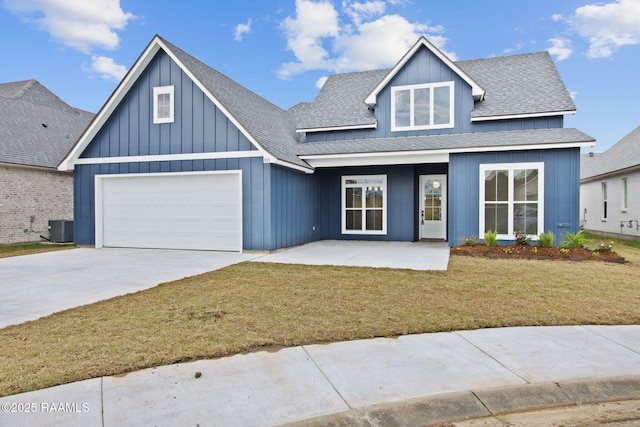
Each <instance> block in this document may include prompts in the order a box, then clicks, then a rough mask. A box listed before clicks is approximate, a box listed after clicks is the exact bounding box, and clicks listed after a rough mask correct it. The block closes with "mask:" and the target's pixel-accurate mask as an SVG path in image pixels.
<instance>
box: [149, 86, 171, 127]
mask: <svg viewBox="0 0 640 427" xmlns="http://www.w3.org/2000/svg"><path fill="white" fill-rule="evenodd" d="M173 88H174V87H173V86H159V87H154V88H153V123H155V124H158V123H173V120H174V119H173V109H174V108H173V105H174V99H173V92H174V89H173Z"/></svg>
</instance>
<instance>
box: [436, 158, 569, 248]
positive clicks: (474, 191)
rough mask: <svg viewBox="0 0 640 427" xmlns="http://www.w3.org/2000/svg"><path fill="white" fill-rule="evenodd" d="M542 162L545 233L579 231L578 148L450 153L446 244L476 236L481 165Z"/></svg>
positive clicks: (478, 216)
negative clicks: (447, 237) (447, 240)
mask: <svg viewBox="0 0 640 427" xmlns="http://www.w3.org/2000/svg"><path fill="white" fill-rule="evenodd" d="M523 162H543V163H544V230H543V231H552V232H553V233H554V234H555V235H556V236H558V238H559V236H561V235H562V234H564V233H566V232H572V233H575V232H577V231H578V229H579V228H580V218H579V214H580V213H579V212H578V210H579V198H580V184H579V183H580V149H579V148H567V149H555V150H536V151H511V152H502V153H477V154H476V153H473V154H452V155H451V157H450V158H449V245H450V246H454V245H457V244H459V243H460V241H461V239H462V238H464V237H467V236H474V237H476V238H477V237H478V234H479V230H480V224H479V218H480V199H479V194H480V165H481V164H487V163H523ZM557 243H558V242H556V244H557Z"/></svg>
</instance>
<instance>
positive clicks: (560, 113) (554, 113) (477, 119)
mask: <svg viewBox="0 0 640 427" xmlns="http://www.w3.org/2000/svg"><path fill="white" fill-rule="evenodd" d="M571 114H576V110H562V111H546V112H542V113H524V114H505V115H501V116H479V117H473V116H471V121H472V122H487V121H494V120H513V119H531V118H536V117H552V116H565V115H571Z"/></svg>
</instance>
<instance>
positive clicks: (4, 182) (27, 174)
mask: <svg viewBox="0 0 640 427" xmlns="http://www.w3.org/2000/svg"><path fill="white" fill-rule="evenodd" d="M32 215H33V216H35V221H34V222H33V225H31V223H30V221H29V217H30V216H32ZM50 219H54V220H55V219H73V175H72V174H70V173H62V172H54V171H45V170H36V169H27V168H15V167H10V166H1V165H0V244H7V243H18V242H32V241H41V240H42V239H41V238H40V235H41V234H42V235H43V236H45V237H49V220H50ZM25 229H26V230H27V231H26V232H25V231H24V230H25Z"/></svg>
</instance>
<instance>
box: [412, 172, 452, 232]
mask: <svg viewBox="0 0 640 427" xmlns="http://www.w3.org/2000/svg"><path fill="white" fill-rule="evenodd" d="M418 214H419V218H418V220H419V221H420V222H419V224H420V238H421V239H442V240H446V238H447V176H446V175H421V176H420V206H419V212H418Z"/></svg>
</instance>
